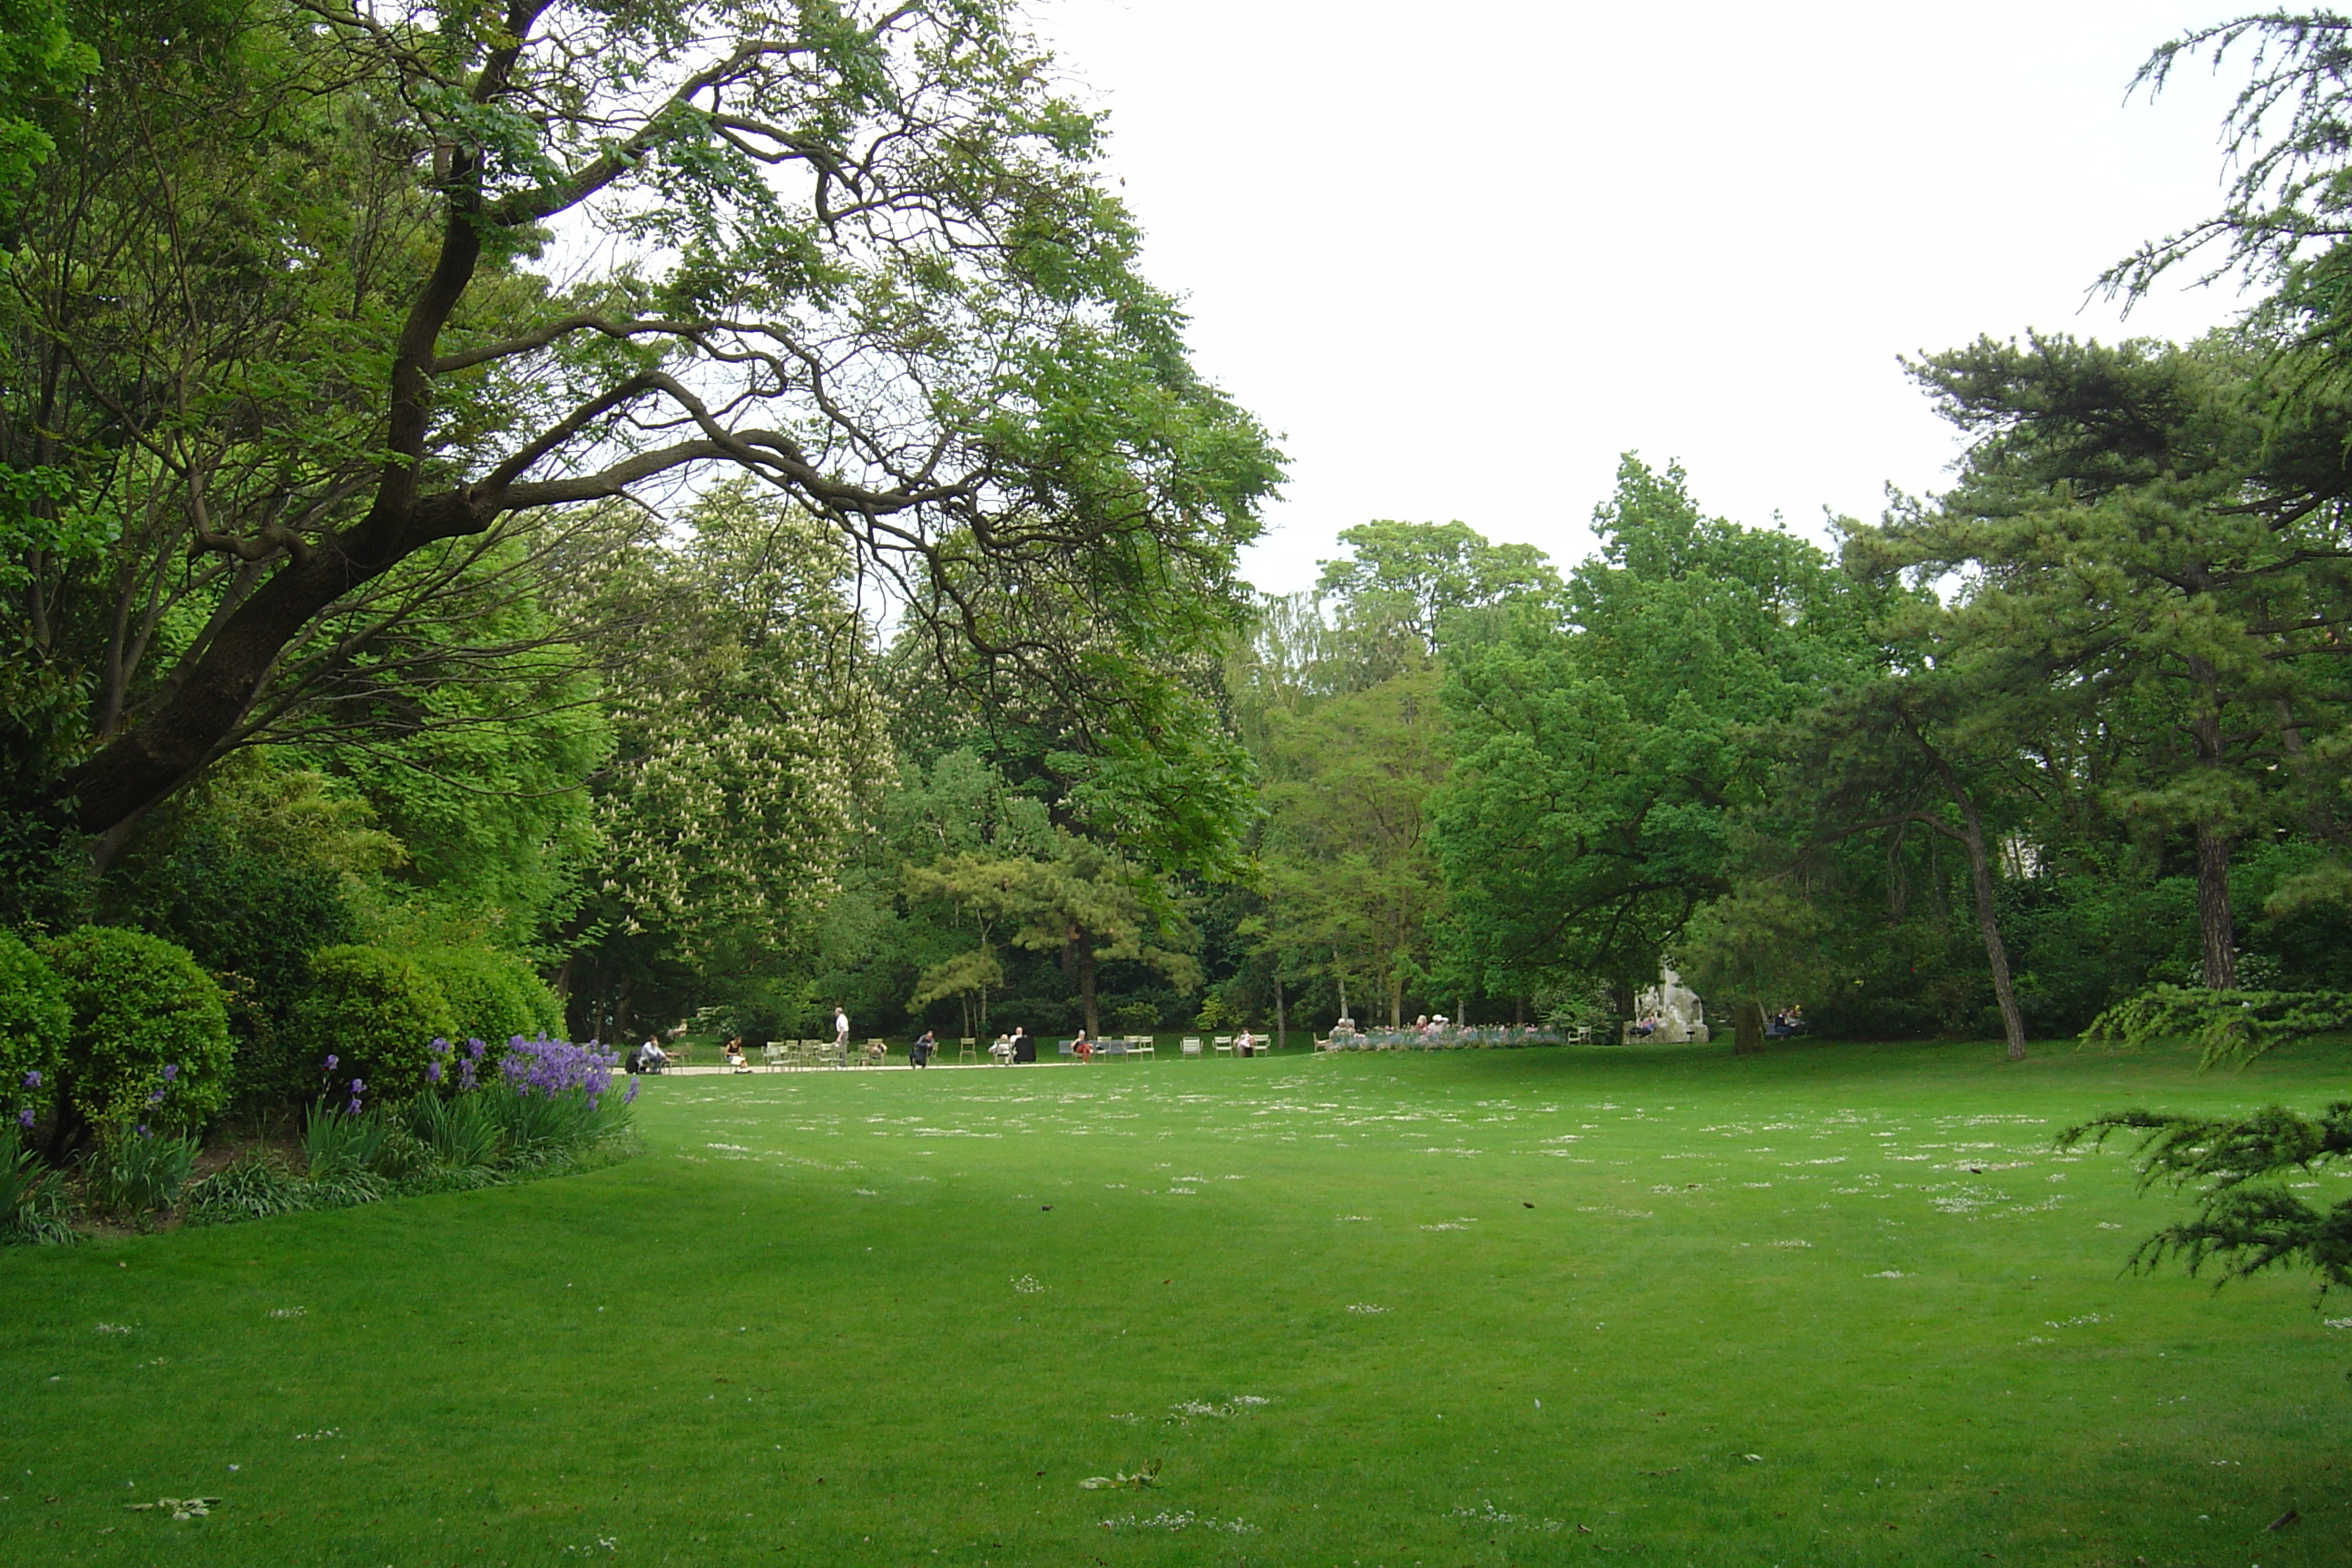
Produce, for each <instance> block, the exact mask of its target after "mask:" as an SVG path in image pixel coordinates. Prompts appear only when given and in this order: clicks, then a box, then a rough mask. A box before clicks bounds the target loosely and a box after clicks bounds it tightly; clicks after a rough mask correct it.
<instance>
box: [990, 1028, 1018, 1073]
mask: <svg viewBox="0 0 2352 1568" xmlns="http://www.w3.org/2000/svg"><path fill="white" fill-rule="evenodd" d="M988 1054H989V1055H990V1056H992V1057H993V1058H996V1065H997V1066H998V1067H1011V1066H1012V1065H1013V1041H1012V1038H1011V1037H1009V1036H1005V1035H999V1036H997V1037H996V1044H994V1045H992V1046H991V1047H988Z"/></svg>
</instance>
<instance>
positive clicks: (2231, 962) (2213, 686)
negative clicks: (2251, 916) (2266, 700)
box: [2189, 658, 2238, 991]
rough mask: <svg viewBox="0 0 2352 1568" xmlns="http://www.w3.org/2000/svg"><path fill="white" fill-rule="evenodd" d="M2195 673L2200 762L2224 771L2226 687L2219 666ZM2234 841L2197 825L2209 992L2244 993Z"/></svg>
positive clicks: (2206, 824) (2194, 730) (2200, 941)
mask: <svg viewBox="0 0 2352 1568" xmlns="http://www.w3.org/2000/svg"><path fill="white" fill-rule="evenodd" d="M2189 675H2190V677H2191V678H2192V679H2195V680H2196V681H2197V682H2198V684H2199V685H2200V686H2201V687H2203V688H2204V692H2205V695H2204V700H2203V701H2202V702H2201V703H2200V704H2199V707H2198V710H2197V715H2196V718H2195V719H2194V720H2193V721H2191V722H2190V724H2189V736H2190V738H2191V739H2193V740H2194V741H2195V742H2197V757H2198V760H2199V761H2200V763H2203V764H2204V765H2205V766H2206V767H2209V768H2214V769H2219V768H2221V766H2222V765H2223V763H2225V762H2226V761H2227V753H2228V750H2229V742H2228V740H2227V738H2226V737H2224V736H2223V734H2222V733H2221V699H2220V697H2219V695H2218V692H2219V690H2220V685H2221V682H2220V680H2219V679H2218V678H2217V677H2216V675H2215V673H2214V670H2213V667H2212V666H2211V665H2210V664H2208V663H2206V662H2205V661H2204V660H2203V659H2201V658H2191V659H2190V660H2189ZM2234 837H2236V835H2235V834H2233V833H2231V831H2230V830H2229V829H2228V828H2226V827H2224V826H2222V825H2221V823H2220V822H2219V821H2216V820H2214V819H2212V818H2210V817H2209V818H2207V819H2205V820H2204V821H2201V822H2200V823H2198V825H2197V945H2198V947H2199V948H2200V950H2201V952H2202V955H2203V958H2204V965H2203V975H2202V978H2203V980H2204V983H2205V989H2207V990H2208V991H2235V990H2236V989H2237V988H2238V933H2237V930H2236V924H2235V922H2234V921H2232V920H2231V918H2230V844H2231V839H2233V838H2234Z"/></svg>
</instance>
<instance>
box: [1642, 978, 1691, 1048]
mask: <svg viewBox="0 0 2352 1568" xmlns="http://www.w3.org/2000/svg"><path fill="white" fill-rule="evenodd" d="M1633 1017H1634V1020H1635V1022H1637V1023H1638V1022H1639V1021H1640V1020H1642V1019H1643V1018H1653V1017H1654V1018H1655V1019H1656V1020H1657V1027H1656V1028H1654V1029H1653V1030H1651V1031H1650V1033H1649V1034H1647V1035H1646V1036H1634V1035H1633V1033H1632V1032H1631V1028H1630V1026H1629V1028H1628V1033H1627V1038H1629V1039H1632V1038H1643V1039H1651V1040H1664V1041H1665V1042H1666V1043H1667V1044H1669V1045H1676V1046H1679V1045H1688V1044H1696V1045H1704V1044H1706V1037H1707V1036H1706V1005H1705V1004H1704V1003H1702V1002H1700V1000H1699V999H1698V993H1697V992H1696V991H1694V990H1692V989H1691V988H1690V987H1689V986H1687V985H1685V984H1683V977H1682V976H1681V975H1679V974H1676V973H1675V972H1674V971H1673V970H1671V969H1664V968H1662V969H1660V970H1659V971H1658V984H1655V985H1654V986H1653V987H1651V988H1650V989H1649V990H1647V991H1644V992H1643V993H1642V994H1640V995H1639V996H1636V997H1635V998H1634V999H1633Z"/></svg>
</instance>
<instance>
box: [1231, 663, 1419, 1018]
mask: <svg viewBox="0 0 2352 1568" xmlns="http://www.w3.org/2000/svg"><path fill="white" fill-rule="evenodd" d="M1438 679H1439V677H1438V672H1437V670H1436V668H1434V667H1433V666H1427V665H1424V666H1423V668H1419V669H1416V670H1411V671H1408V672H1406V673H1404V674H1401V675H1394V676H1391V677H1390V678H1389V679H1386V680H1384V681H1382V682H1381V683H1380V684H1379V685H1377V686H1374V687H1372V688H1371V689H1369V690H1365V691H1356V692H1349V693H1348V694H1346V695H1344V696H1339V697H1334V698H1332V699H1330V700H1328V701H1326V702H1324V703H1322V704H1320V705H1318V706H1317V707H1316V708H1315V709H1314V710H1312V711H1310V712H1308V713H1307V714H1304V715H1302V716H1298V717H1295V718H1289V719H1286V720H1285V721H1281V722H1279V723H1278V724H1277V725H1276V727H1275V728H1274V730H1273V732H1272V733H1271V734H1270V736H1269V738H1268V741H1267V743H1266V752H1265V763H1266V772H1267V782H1266V784H1265V790H1264V798H1265V810H1266V826H1265V835H1264V839H1263V844H1262V847H1261V850H1260V858H1261V860H1262V862H1263V864H1264V867H1265V892H1266V900H1267V908H1266V910H1265V912H1264V913H1262V914H1260V915H1258V916H1255V917H1254V918H1253V919H1252V920H1251V921H1250V929H1249V931H1248V933H1247V934H1250V935H1252V936H1254V937H1255V941H1256V943H1257V945H1258V946H1260V947H1261V948H1263V949H1265V950H1267V951H1269V952H1274V953H1276V954H1278V955H1280V956H1281V957H1282V958H1284V959H1286V960H1288V963H1289V967H1290V969H1291V970H1292V972H1293V973H1297V972H1299V971H1306V972H1307V973H1312V972H1313V971H1314V970H1316V969H1318V968H1321V967H1323V966H1324V965H1325V964H1326V963H1328V965H1329V970H1330V973H1332V974H1333V975H1334V976H1335V978H1336V979H1337V981H1338V982H1339V986H1340V988H1341V992H1342V994H1344V993H1345V987H1346V982H1347V979H1348V977H1349V976H1351V975H1352V976H1355V977H1357V978H1359V979H1362V980H1369V981H1370V982H1371V983H1372V984H1373V986H1374V987H1375V989H1376V993H1377V994H1378V995H1379V996H1380V997H1381V1001H1382V1003H1383V1005H1384V1006H1385V1008H1386V1010H1387V1013H1388V1019H1389V1023H1390V1024H1391V1025H1392V1026H1393V1025H1395V1024H1398V1023H1400V1022H1401V1021H1402V1018H1401V1015H1402V1011H1403V1005H1404V994H1405V990H1406V988H1407V986H1408V985H1409V984H1412V983H1414V982H1416V981H1418V980H1419V979H1420V978H1421V977H1422V976H1423V974H1424V973H1426V972H1427V971H1428V968H1429V966H1430V961H1431V953H1430V942H1431V936H1432V933H1433V931H1434V930H1435V928H1436V926H1437V924H1438V922H1439V921H1440V920H1441V919H1442V918H1443V917H1444V913H1445V908H1446V898H1445V889H1444V880H1443V879H1442V878H1441V877H1440V875H1439V872H1438V868H1437V862H1436V861H1435V860H1434V859H1433V858H1432V857H1431V855H1430V852H1429V834H1428V829H1427V825H1426V816H1425V813H1426V808H1427V805H1428V802H1429V797H1430V795H1431V793H1432V792H1433V790H1435V788H1436V787H1437V785H1438V784H1439V782H1440V781H1441V780H1442V779H1443V778H1444V774H1445V765H1446V758H1447V751H1446V738H1445V715H1444V709H1443V707H1442V705H1441V704H1440V702H1439V700H1438V696H1437V689H1438Z"/></svg>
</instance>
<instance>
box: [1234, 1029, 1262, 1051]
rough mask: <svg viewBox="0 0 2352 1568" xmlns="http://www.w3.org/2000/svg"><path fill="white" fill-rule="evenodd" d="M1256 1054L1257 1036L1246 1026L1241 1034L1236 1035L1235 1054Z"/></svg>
mask: <svg viewBox="0 0 2352 1568" xmlns="http://www.w3.org/2000/svg"><path fill="white" fill-rule="evenodd" d="M1256 1054H1257V1037H1256V1036H1255V1035H1253V1034H1251V1033H1250V1032H1249V1029H1248V1028H1247V1026H1244V1028H1243V1029H1242V1032H1241V1033H1240V1034H1238V1035H1235V1036H1234V1055H1235V1056H1237V1057H1248V1056H1255V1055H1256Z"/></svg>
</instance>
